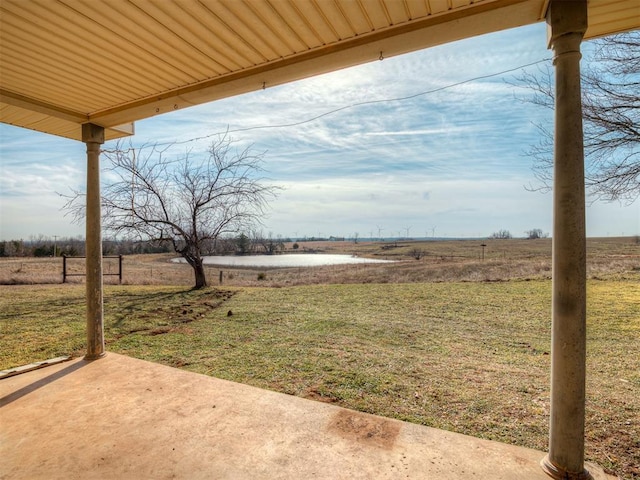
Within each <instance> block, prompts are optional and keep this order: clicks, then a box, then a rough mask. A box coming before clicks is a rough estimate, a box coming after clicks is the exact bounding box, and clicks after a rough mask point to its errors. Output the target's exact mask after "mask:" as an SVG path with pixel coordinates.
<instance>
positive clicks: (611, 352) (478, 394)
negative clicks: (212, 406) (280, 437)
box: [0, 237, 640, 479]
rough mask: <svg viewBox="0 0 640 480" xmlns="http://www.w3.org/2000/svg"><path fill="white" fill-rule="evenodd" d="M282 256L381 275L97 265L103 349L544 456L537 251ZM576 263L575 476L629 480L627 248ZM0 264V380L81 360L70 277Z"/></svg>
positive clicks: (414, 248)
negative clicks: (581, 369) (580, 442)
mask: <svg viewBox="0 0 640 480" xmlns="http://www.w3.org/2000/svg"><path fill="white" fill-rule="evenodd" d="M283 250H284V253H295V254H308V255H311V254H320V253H332V254H347V255H351V256H357V257H358V258H374V259H384V260H392V261H393V262H389V263H371V264H366V263H358V264H351V265H327V266H320V267H304V268H301V267H292V268H277V269H276V268H260V269H258V268H253V267H252V268H232V267H228V266H224V267H222V266H216V265H207V266H206V275H207V282H208V287H206V288H200V289H194V288H192V287H193V271H192V269H191V268H190V267H189V266H188V265H186V264H180V263H176V262H172V261H171V260H172V259H173V258H174V257H175V255H172V254H169V253H157V254H141V255H125V256H123V258H122V266H123V271H122V281H121V283H120V278H119V276H118V261H119V260H118V258H105V259H104V273H105V274H106V275H105V277H104V283H105V298H104V303H105V338H106V342H107V350H108V351H112V352H117V353H121V354H125V355H130V356H132V357H136V358H140V359H144V360H149V361H153V362H158V363H162V364H165V365H169V366H172V367H176V368H181V369H185V370H189V371H193V372H198V373H202V374H206V375H211V376H215V377H219V378H224V379H228V380H232V381H236V382H241V383H245V384H249V385H253V386H256V387H260V388H266V389H270V390H275V391H279V392H283V393H286V394H290V395H297V396H300V397H304V398H308V399H311V400H315V401H321V402H330V403H334V404H337V405H340V406H344V407H347V408H351V409H356V410H359V411H363V412H368V413H373V414H378V415H383V416H386V417H392V418H397V419H401V420H406V421H410V422H415V423H419V424H423V425H428V426H432V427H436V428H441V429H445V430H451V431H455V432H460V433H464V434H468V435H473V436H477V437H481V438H487V439H492V440H498V441H501V442H506V443H511V444H516V445H522V446H526V447H531V448H536V449H540V450H545V449H546V447H547V435H548V417H549V369H550V327H551V239H549V238H539V239H484V240H422V241H412V240H408V239H407V240H395V241H359V242H355V241H335V242H329V241H322V242H311V241H310V242H299V244H298V246H297V248H294V246H293V243H291V242H289V243H286V244H285V245H284V249H283ZM587 252H588V270H587V276H588V318H587V322H588V340H587V341H588V344H587V418H586V456H587V460H589V461H593V462H596V463H598V464H600V465H602V466H603V467H604V468H605V469H606V470H607V471H608V472H610V473H614V474H616V475H618V476H620V477H621V478H623V479H636V478H640V421H639V420H638V419H639V418H640V395H639V392H640V360H639V358H640V357H639V355H638V352H639V348H640V346H639V340H638V339H639V338H640V307H639V306H638V305H640V239H638V238H636V237H621V238H592V239H588V241H587ZM67 260H68V266H67V268H68V273H71V274H72V275H70V276H69V277H68V278H67V279H66V283H64V284H63V283H62V259H61V258H59V257H48V258H47V257H40V258H28V257H5V258H2V259H0V293H1V294H0V337H1V342H2V349H1V350H0V369H8V368H12V367H16V366H20V365H24V364H27V363H30V362H34V361H41V360H45V359H48V358H53V357H58V356H63V355H69V356H82V355H83V354H84V349H85V317H84V315H85V297H84V295H85V291H84V284H83V283H84V279H83V277H82V273H83V268H84V263H83V262H84V260H83V259H78V258H70V259H67Z"/></svg>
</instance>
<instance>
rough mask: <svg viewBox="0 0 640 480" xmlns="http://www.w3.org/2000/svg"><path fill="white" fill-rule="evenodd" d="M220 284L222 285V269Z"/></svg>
mask: <svg viewBox="0 0 640 480" xmlns="http://www.w3.org/2000/svg"><path fill="white" fill-rule="evenodd" d="M220 285H222V270H220Z"/></svg>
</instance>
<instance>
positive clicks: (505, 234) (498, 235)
mask: <svg viewBox="0 0 640 480" xmlns="http://www.w3.org/2000/svg"><path fill="white" fill-rule="evenodd" d="M489 238H495V239H502V240H507V239H509V238H513V235H511V232H510V231H509V230H504V229H503V230H498V231H497V232H493V233H492V234H491V235H490V236H489Z"/></svg>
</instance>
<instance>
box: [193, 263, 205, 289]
mask: <svg viewBox="0 0 640 480" xmlns="http://www.w3.org/2000/svg"><path fill="white" fill-rule="evenodd" d="M192 267H193V273H194V275H195V277H196V286H195V288H204V287H206V286H207V278H206V277H205V274H204V264H203V263H202V259H201V258H198V259H196V261H195V262H194V264H193V265H192Z"/></svg>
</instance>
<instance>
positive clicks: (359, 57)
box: [0, 0, 640, 140]
mask: <svg viewBox="0 0 640 480" xmlns="http://www.w3.org/2000/svg"><path fill="white" fill-rule="evenodd" d="M548 1H549V0H245V1H242V0H174V1H159V0H110V1H102V2H96V1H89V0H55V1H53V0H28V1H25V0H0V121H1V122H3V123H7V124H11V125H16V126H19V127H24V128H28V129H32V130H37V131H40V132H45V133H49V134H53V135H58V136H62V137H67V138H71V139H75V140H81V139H82V132H81V130H82V129H81V127H80V126H81V125H82V124H84V123H93V124H96V125H99V126H102V127H104V128H105V137H106V139H114V138H119V137H123V136H127V135H132V134H133V133H134V122H135V121H137V120H141V119H145V118H149V117H152V116H154V115H159V114H162V113H166V112H169V111H174V110H178V109H183V108H186V107H189V106H192V105H197V104H202V103H206V102H210V101H213V100H217V99H220V98H224V97H229V96H233V95H238V94H242V93H246V92H250V91H253V90H259V89H262V88H269V87H272V86H275V85H279V84H283V83H286V82H290V81H294V80H299V79H302V78H305V77H309V76H312V75H316V74H320V73H325V72H329V71H333V70H337V69H340V68H345V67H349V66H353V65H357V64H361V63H365V62H369V61H374V60H377V59H379V58H380V57H381V56H382V57H384V58H386V57H390V56H393V55H399V54H403V53H407V52H410V51H414V50H419V49H423V48H427V47H430V46H434V45H438V44H443V43H447V42H451V41H455V40H460V39H463V38H468V37H473V36H477V35H482V34H485V33H490V32H495V31H499V30H503V29H508V28H512V27H517V26H523V25H528V24H532V23H536V22H539V21H542V20H544V18H545V14H546V10H547V7H548ZM588 7H589V10H588V12H589V14H588V15H589V29H588V31H587V34H586V38H593V37H597V36H602V35H608V34H611V33H616V32H621V31H625V30H630V29H635V28H640V12H639V10H640V7H639V4H638V2H637V0H590V1H589V3H588Z"/></svg>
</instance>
